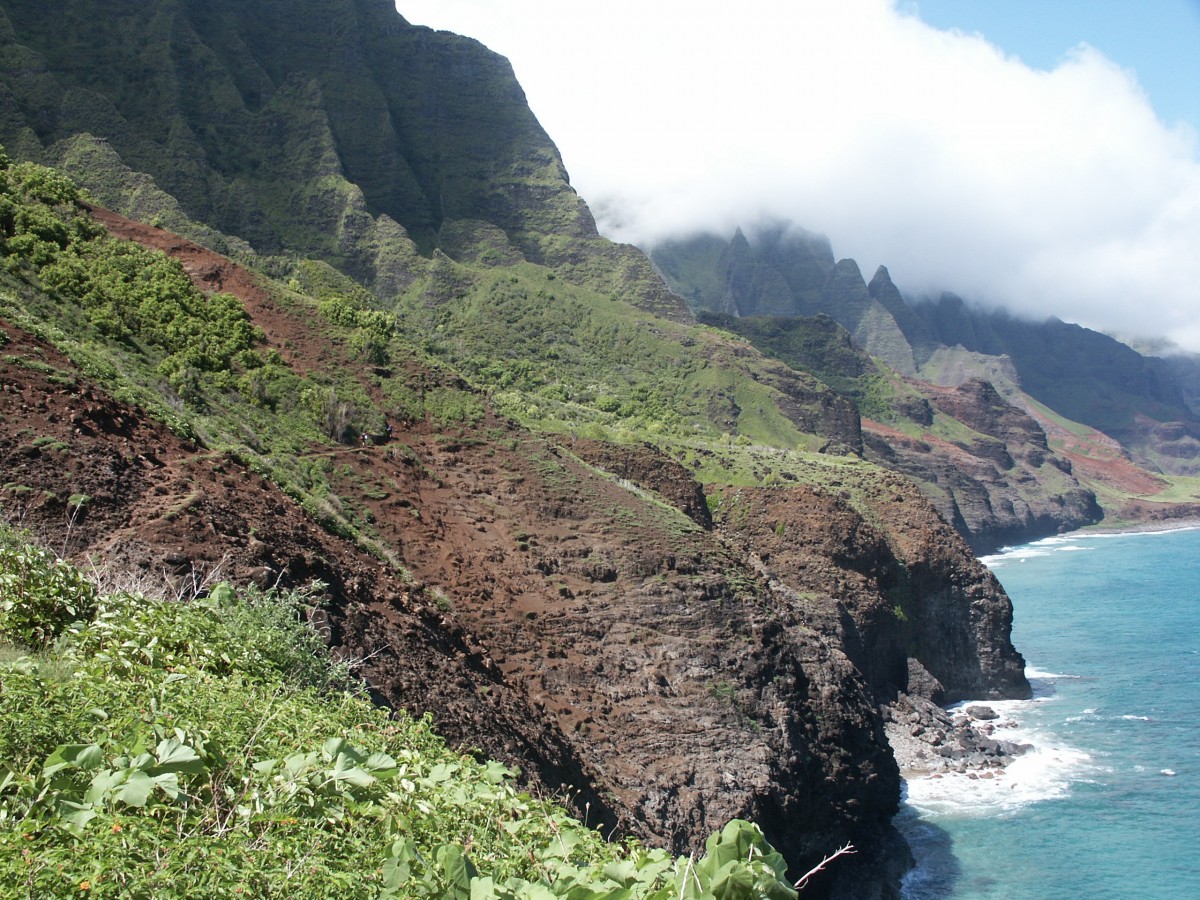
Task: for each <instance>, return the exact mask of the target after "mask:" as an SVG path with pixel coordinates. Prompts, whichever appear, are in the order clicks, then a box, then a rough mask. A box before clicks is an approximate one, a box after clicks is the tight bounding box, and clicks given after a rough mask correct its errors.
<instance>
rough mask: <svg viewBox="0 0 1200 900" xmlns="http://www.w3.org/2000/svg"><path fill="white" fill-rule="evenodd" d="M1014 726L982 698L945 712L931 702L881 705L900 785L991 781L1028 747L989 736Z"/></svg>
mask: <svg viewBox="0 0 1200 900" xmlns="http://www.w3.org/2000/svg"><path fill="white" fill-rule="evenodd" d="M1015 725H1016V723H1015V722H1012V721H1009V720H1007V719H1006V718H1005V717H1004V716H1003V715H1002V714H1000V713H998V712H997V711H996V710H995V709H994V708H993V705H992V703H990V702H989V701H986V700H979V701H966V702H963V703H958V704H954V705H953V706H952V707H950V708H945V707H941V706H938V705H937V704H935V703H934V702H933V701H932V700H926V699H924V698H919V697H902V698H901V699H899V700H897V701H896V702H895V703H891V704H888V705H887V706H886V707H884V733H885V734H886V736H887V740H888V744H889V745H890V746H891V748H892V756H893V757H894V758H895V760H896V765H897V766H898V767H899V769H900V777H901V778H903V779H904V780H905V781H910V780H912V779H915V778H926V777H931V778H940V777H943V776H946V775H965V776H966V777H968V778H970V779H972V780H976V779H992V778H995V777H996V776H997V775H998V774H1000V773H1001V772H1002V771H1003V770H1004V769H1005V768H1007V767H1008V766H1009V765H1010V764H1011V763H1012V762H1013V761H1015V760H1017V759H1019V758H1020V757H1021V756H1022V755H1023V754H1024V753H1026V752H1027V751H1029V750H1031V749H1033V748H1032V746H1031V745H1029V744H1022V743H1016V742H1014V741H1009V740H1006V739H1004V738H1002V737H995V736H994V735H995V734H996V732H997V730H1001V731H1003V730H1011V729H1012V728H1013V727H1015Z"/></svg>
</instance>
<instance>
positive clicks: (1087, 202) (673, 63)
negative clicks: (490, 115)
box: [399, 0, 1200, 350]
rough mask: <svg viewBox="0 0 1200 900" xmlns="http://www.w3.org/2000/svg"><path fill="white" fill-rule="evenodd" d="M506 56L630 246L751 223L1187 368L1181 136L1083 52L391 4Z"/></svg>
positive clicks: (818, 7)
mask: <svg viewBox="0 0 1200 900" xmlns="http://www.w3.org/2000/svg"><path fill="white" fill-rule="evenodd" d="M399 7H400V12H401V13H402V14H403V15H405V16H406V17H407V18H409V19H410V21H413V22H416V23H419V24H430V25H433V26H435V27H441V28H448V29H451V30H454V31H458V32H459V33H463V34H467V35H469V36H471V37H475V38H478V39H479V40H481V41H483V42H484V43H485V44H487V45H488V46H490V47H492V49H494V50H496V51H498V52H500V53H503V54H504V55H506V56H508V57H509V59H510V60H511V61H512V63H513V66H514V68H515V70H516V72H517V76H518V78H519V79H520V81H521V83H522V86H523V87H524V88H525V91H526V94H527V96H528V97H529V100H530V105H531V106H532V108H533V110H534V112H535V113H536V114H537V115H538V117H539V119H540V120H541V122H542V124H543V125H544V126H545V128H546V130H547V131H548V132H549V133H550V136H551V137H552V138H553V139H554V141H555V142H556V143H557V144H558V147H559V149H560V151H561V152H562V154H563V158H564V160H565V162H566V164H567V168H568V170H569V171H570V172H571V175H572V182H573V183H574V185H575V187H576V188H577V189H578V190H579V192H580V193H581V194H582V195H583V197H584V198H585V199H586V200H587V201H588V202H589V204H590V205H591V206H592V208H593V210H594V211H595V212H596V213H597V216H598V218H599V220H600V224H601V228H602V230H604V231H605V233H607V234H609V235H610V236H612V237H614V238H617V239H620V240H629V241H633V242H638V243H643V244H644V243H646V242H652V241H653V240H655V239H657V238H660V237H663V236H665V235H669V234H674V233H679V232H685V231H690V230H699V229H717V230H719V231H730V230H731V229H732V227H733V226H734V225H735V224H739V223H741V224H750V223H752V221H753V220H754V219H756V218H758V217H760V216H772V217H779V218H788V219H791V220H793V221H795V222H796V223H797V224H799V225H801V226H803V227H804V228H807V229H810V230H813V231H820V232H823V233H825V234H828V235H829V237H830V239H831V240H832V242H833V247H834V251H835V252H836V253H837V254H838V255H840V256H852V257H854V258H855V259H857V260H858V262H859V263H860V265H861V266H862V268H863V270H864V272H865V273H866V275H867V277H870V273H871V272H872V271H873V270H874V268H875V266H877V265H879V264H885V265H887V266H888V268H889V270H890V271H891V273H892V277H893V278H894V279H895V281H896V282H897V283H898V284H899V285H900V287H901V288H902V289H903V290H906V291H910V292H919V291H923V290H933V289H947V290H953V291H955V292H957V293H960V294H962V295H964V296H966V297H969V298H972V299H976V300H980V301H984V302H989V303H997V304H1003V305H1005V306H1007V307H1008V308H1009V309H1011V310H1012V311H1014V312H1022V313H1027V314H1032V315H1038V316H1045V315H1057V316H1058V317H1060V318H1062V319H1066V320H1068V321H1075V322H1080V323H1081V324H1084V325H1088V326H1091V327H1094V328H1102V329H1111V330H1116V331H1121V332H1125V333H1153V334H1156V335H1164V334H1165V335H1167V336H1170V337H1172V338H1174V339H1175V340H1177V341H1178V342H1180V343H1181V344H1183V345H1184V346H1187V347H1189V348H1190V349H1193V350H1200V163H1198V161H1197V145H1196V135H1195V134H1194V133H1193V132H1191V131H1188V130H1186V129H1175V130H1172V129H1169V128H1167V127H1166V126H1165V125H1163V124H1162V123H1161V122H1159V121H1158V119H1157V118H1156V117H1155V115H1154V113H1153V111H1152V109H1151V107H1150V105H1149V103H1148V102H1147V99H1146V97H1145V96H1144V95H1143V93H1142V91H1141V89H1140V88H1139V86H1138V84H1137V82H1136V79H1135V77H1134V76H1133V74H1132V73H1130V72H1127V71H1124V70H1122V69H1120V68H1119V67H1117V66H1116V65H1115V64H1114V63H1112V62H1111V61H1109V60H1108V59H1106V58H1105V57H1104V56H1103V55H1101V54H1100V53H1098V52H1097V51H1095V50H1093V49H1091V48H1089V47H1087V46H1083V45H1081V46H1079V47H1078V48H1076V50H1075V51H1074V52H1073V53H1071V54H1070V55H1069V56H1068V58H1067V59H1066V60H1065V61H1064V62H1062V63H1061V64H1060V65H1059V66H1058V67H1057V68H1055V69H1054V70H1053V71H1040V70H1034V69H1030V68H1028V67H1027V66H1025V65H1024V64H1023V63H1021V62H1020V61H1019V60H1017V59H1015V58H1013V57H1007V56H1005V55H1004V54H1003V53H1002V52H1001V51H1000V50H998V49H997V48H995V47H993V46H991V45H990V44H988V43H987V42H986V41H984V40H983V39H982V38H980V37H978V36H970V35H964V34H961V33H957V32H944V31H938V30H936V29H933V28H930V27H928V26H926V25H924V24H923V23H921V22H920V21H919V20H917V19H916V18H914V17H912V16H909V15H906V14H904V13H903V12H901V11H900V10H898V9H897V7H896V5H895V4H894V3H892V2H888V0H746V2H743V3H741V4H737V5H734V4H728V3H718V2H712V0H636V2H635V0H605V2H603V3H599V2H595V0H571V2H553V0H506V2H504V3H496V2H494V0H415V2H409V0H400V3H399Z"/></svg>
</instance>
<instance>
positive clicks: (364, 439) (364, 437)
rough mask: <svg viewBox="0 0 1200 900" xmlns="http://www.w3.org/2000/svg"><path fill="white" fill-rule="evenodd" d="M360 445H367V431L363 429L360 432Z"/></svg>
mask: <svg viewBox="0 0 1200 900" xmlns="http://www.w3.org/2000/svg"><path fill="white" fill-rule="evenodd" d="M362 445H363V446H364V447H365V446H367V433H366V432H365V431H364V432H363V433H362Z"/></svg>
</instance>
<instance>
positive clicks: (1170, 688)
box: [897, 530, 1200, 900]
mask: <svg viewBox="0 0 1200 900" xmlns="http://www.w3.org/2000/svg"><path fill="white" fill-rule="evenodd" d="M985 562H987V563H988V564H989V565H990V566H991V567H992V568H993V570H994V571H995V573H996V575H997V577H998V578H999V579H1000V581H1001V583H1002V584H1004V586H1005V588H1006V590H1007V591H1008V592H1009V594H1010V596H1011V597H1012V599H1013V603H1014V607H1015V624H1014V642H1015V643H1016V645H1017V647H1018V649H1020V650H1021V651H1022V652H1023V653H1024V654H1025V656H1026V658H1027V659H1029V660H1030V662H1031V665H1032V666H1035V667H1036V668H1030V669H1028V670H1027V673H1026V674H1027V675H1028V676H1029V678H1030V681H1031V684H1032V686H1033V688H1034V698H1033V699H1032V700H1030V701H1006V702H1003V703H997V702H994V701H993V702H988V704H987V705H988V706H990V707H992V708H993V709H994V710H995V712H996V713H997V714H998V716H999V717H998V718H997V719H996V720H995V723H996V728H995V731H994V736H995V737H996V738H998V739H1003V740H1008V741H1014V742H1017V743H1026V744H1029V745H1031V749H1030V750H1029V751H1027V752H1026V753H1025V754H1024V755H1022V756H1021V757H1018V758H1017V759H1016V760H1014V761H1013V762H1011V763H1010V764H1009V765H1008V766H1007V767H1006V768H1005V769H1003V770H1002V771H998V772H996V773H994V774H993V775H992V777H990V778H980V777H976V778H971V777H970V776H969V775H965V774H946V775H942V776H941V777H925V778H916V779H913V780H912V781H910V782H909V783H908V784H907V786H906V804H905V808H904V810H903V812H902V813H901V815H900V816H899V817H898V818H897V824H898V825H899V827H900V828H901V829H902V831H904V833H905V834H906V836H907V837H908V839H909V841H910V843H911V844H912V846H913V850H914V854H915V855H916V857H917V859H918V861H919V862H918V867H917V868H916V869H915V870H914V871H913V872H912V873H910V875H909V877H908V878H907V880H906V882H905V886H904V895H905V897H906V898H907V900H935V898H936V900H941V898H960V900H961V898H972V900H977V898H1006V900H1008V898H1056V897H1083V896H1093V897H1109V896H1112V897H1116V896H1137V897H1139V898H1141V900H1166V898H1172V900H1174V898H1177V897H1182V896H1200V862H1198V861H1197V857H1196V854H1195V846H1196V845H1197V843H1200V824H1198V820H1200V816H1197V813H1200V738H1198V737H1197V735H1196V731H1195V728H1194V723H1195V721H1196V719H1197V718H1198V717H1200V629H1198V628H1197V619H1198V618H1200V531H1196V530H1191V531H1176V532H1171V533H1154V534H1144V535H1120V536H1100V535H1095V536H1086V537H1085V536H1080V535H1067V536H1063V537H1057V538H1051V539H1048V540H1045V541H1039V542H1037V543H1036V544H1031V545H1027V546H1024V547H1020V548H1014V549H1012V550H1009V551H1006V552H1004V553H1001V554H996V555H994V556H991V557H988V558H986V560H985Z"/></svg>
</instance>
